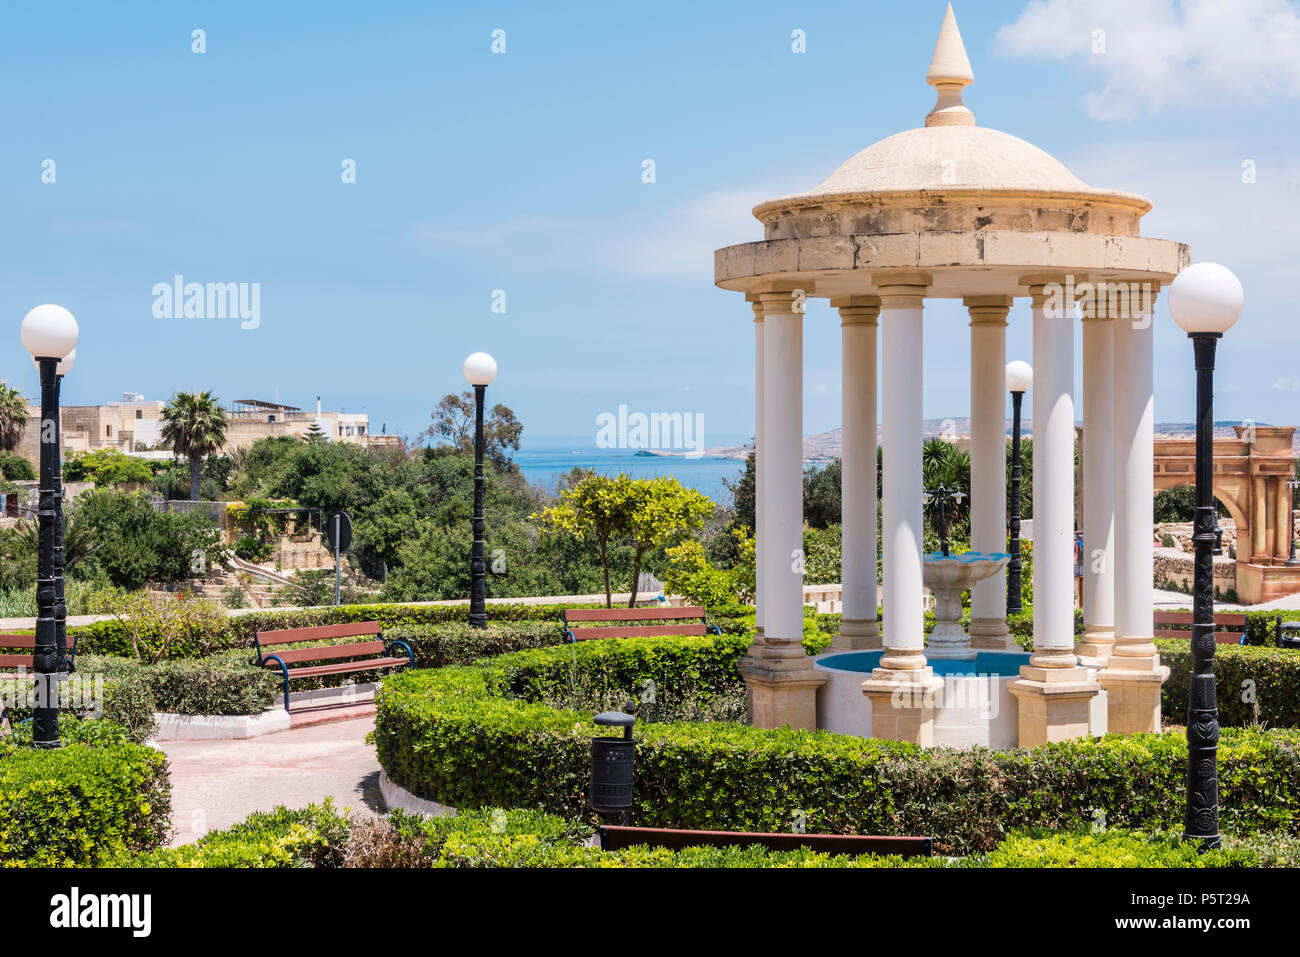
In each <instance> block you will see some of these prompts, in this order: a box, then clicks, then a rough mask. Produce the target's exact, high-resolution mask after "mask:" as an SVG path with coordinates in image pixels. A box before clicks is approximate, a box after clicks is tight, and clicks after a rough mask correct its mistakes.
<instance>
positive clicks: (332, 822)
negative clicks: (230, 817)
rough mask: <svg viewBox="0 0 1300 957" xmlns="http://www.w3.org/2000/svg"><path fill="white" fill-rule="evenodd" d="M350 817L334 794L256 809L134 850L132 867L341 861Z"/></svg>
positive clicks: (321, 864) (315, 864) (329, 863)
mask: <svg viewBox="0 0 1300 957" xmlns="http://www.w3.org/2000/svg"><path fill="white" fill-rule="evenodd" d="M347 831H348V821H347V818H346V817H343V816H341V815H339V814H337V813H335V811H334V804H333V800H332V799H331V798H326V799H325V801H324V803H323V804H312V805H309V806H308V807H305V808H303V809H302V810H297V811H291V810H289V809H287V808H285V807H284V806H283V805H280V806H277V807H276V808H274V809H273V810H271V811H269V812H264V811H255V812H253V813H252V814H250V815H249V816H248V817H247V818H246V819H245V820H243V821H241V822H240V823H238V824H236V825H234V826H232V827H229V828H227V829H225V830H224V831H211V832H209V833H208V834H205V835H204V836H203V837H201V838H199V839H198V840H197V841H195V842H194V843H193V844H185V845H183V846H181V847H176V848H164V849H162V850H157V851H153V852H152V853H148V854H140V855H136V856H134V857H132V858H130V859H129V860H127V861H125V862H124V863H125V864H126V866H129V867H337V866H339V865H340V863H341V862H342V855H343V848H344V846H345V845H346V839H347Z"/></svg>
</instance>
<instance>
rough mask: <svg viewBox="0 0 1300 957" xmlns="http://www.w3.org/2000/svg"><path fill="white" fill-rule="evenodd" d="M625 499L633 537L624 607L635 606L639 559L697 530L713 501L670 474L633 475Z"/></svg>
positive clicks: (704, 519) (639, 568)
mask: <svg viewBox="0 0 1300 957" xmlns="http://www.w3.org/2000/svg"><path fill="white" fill-rule="evenodd" d="M628 500H629V502H630V504H631V509H630V512H629V514H628V528H627V534H628V537H629V538H630V539H631V540H632V595H631V597H630V598H628V600H627V607H629V608H633V607H635V606H636V591H637V582H638V580H639V579H640V577H641V561H642V559H643V558H645V555H646V553H647V552H649V551H650V550H652V549H655V548H660V547H663V546H666V545H673V544H676V543H677V542H680V541H681V540H682V539H683V538H685V537H686V536H687V535H689V534H690V533H691V532H694V531H697V530H699V529H700V528H701V527H702V526H703V525H704V523H705V521H706V520H707V519H708V518H709V516H710V515H712V514H713V502H712V500H710V499H709V497H708V496H707V495H704V494H702V493H700V492H697V491H696V490H695V489H693V488H685V487H684V486H683V485H682V484H681V483H680V482H678V481H677V479H675V478H673V477H672V476H667V477H664V478H652V479H633V480H631V483H630V488H629V493H628Z"/></svg>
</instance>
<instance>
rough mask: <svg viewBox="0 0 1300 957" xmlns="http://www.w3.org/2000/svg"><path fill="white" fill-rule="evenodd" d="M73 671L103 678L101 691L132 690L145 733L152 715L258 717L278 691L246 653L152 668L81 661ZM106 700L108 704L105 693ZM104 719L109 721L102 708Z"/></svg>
mask: <svg viewBox="0 0 1300 957" xmlns="http://www.w3.org/2000/svg"><path fill="white" fill-rule="evenodd" d="M77 670H78V673H79V674H81V675H94V674H102V675H104V677H105V688H106V689H107V688H108V687H110V686H117V687H119V688H130V689H132V693H133V694H134V695H135V696H137V697H138V698H139V699H140V700H141V702H142V703H140V704H139V705H135V707H136V708H139V709H147V711H148V717H149V724H150V733H152V725H153V713H154V712H155V711H163V712H169V713H172V714H260V713H261V712H262V711H263V710H264V709H265V708H266V707H267V706H268V705H270V704H271V703H272V702H273V701H274V700H275V696H276V694H277V691H278V689H279V682H278V681H277V680H276V676H275V675H274V674H273V673H271V672H270V671H268V670H267V669H265V668H258V667H257V666H256V665H254V664H253V663H252V661H251V660H250V658H249V656H248V653H247V652H242V651H229V652H225V653H223V654H219V655H212V656H209V657H207V658H197V659H190V660H178V661H161V662H158V663H157V664H154V665H144V664H141V663H140V662H137V661H134V660H132V659H130V658H114V657H108V656H98V655H87V656H85V657H79V658H78V659H77ZM118 694H119V695H122V694H123V692H121V691H119V692H118ZM106 697H108V698H110V700H111V698H112V696H111V695H108V694H107V692H106ZM133 700H134V699H133ZM105 717H109V714H108V713H107V707H106V714H105Z"/></svg>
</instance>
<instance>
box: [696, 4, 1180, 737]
mask: <svg viewBox="0 0 1300 957" xmlns="http://www.w3.org/2000/svg"><path fill="white" fill-rule="evenodd" d="M926 80H927V82H928V83H929V84H930V85H932V86H934V87H936V88H937V90H938V102H937V103H936V104H935V106H934V108H933V109H932V110H931V111H930V113H929V114H928V115H927V116H926V117H925V125H924V127H922V128H920V129H914V130H908V131H906V132H902V133H898V134H895V135H894V136H890V137H888V138H886V139H884V140H881V141H880V142H878V143H876V144H875V145H873V146H870V147H868V148H867V149H865V150H863V151H862V152H861V153H858V154H857V155H856V156H854V157H852V158H851V159H849V160H848V162H846V163H845V164H844V165H843V166H841V167H840V168H839V169H837V170H836V171H835V172H834V173H833V174H831V176H830V177H829V178H828V179H827V180H826V181H825V182H823V183H822V184H821V185H820V186H818V187H816V188H815V189H813V190H812V191H811V192H807V193H800V194H797V195H794V196H786V197H783V198H780V199H773V200H769V201H767V202H765V203H762V204H760V205H759V206H757V207H755V208H754V215H755V217H756V218H757V219H758V220H759V221H760V222H761V223H762V224H763V229H764V236H763V239H762V240H760V241H758V242H751V243H743V244H740V245H736V246H727V247H725V248H722V249H719V250H717V252H716V253H715V256H714V262H715V267H714V268H715V281H716V283H717V285H719V286H721V287H722V288H724V289H733V290H736V291H738V292H743V293H745V295H746V298H747V300H749V301H750V302H751V303H752V305H753V311H754V321H755V329H756V350H757V361H756V382H757V392H758V402H757V441H756V446H757V477H758V491H757V524H758V535H757V541H758V552H759V556H758V568H759V571H758V599H757V604H758V624H759V629H758V636H757V638H756V639H755V642H754V644H753V646H752V647H751V649H750V652H749V656H748V657H747V658H746V659H745V660H744V661H743V662H742V671H743V673H744V676H745V680H746V682H747V683H748V685H749V692H750V703H751V713H752V719H753V721H754V723H755V724H757V725H759V726H762V727H778V726H781V725H787V724H788V725H790V726H792V727H816V726H817V713H816V690H817V687H818V686H819V684H820V683H821V682H822V681H824V680H825V674H824V672H819V671H818V670H817V669H816V668H815V667H814V665H813V662H812V661H810V659H808V658H807V657H806V655H805V654H804V651H803V649H802V647H801V644H800V640H801V637H802V590H801V584H802V576H801V572H800V571H799V569H800V568H801V567H802V566H801V564H800V563H799V562H797V561H795V558H796V557H797V555H798V552H799V549H800V548H801V546H802V523H801V515H802V509H801V507H800V504H801V477H802V462H801V460H802V451H801V442H802V434H803V428H802V393H803V384H802V379H803V376H802V367H803V353H802V326H803V318H804V317H803V313H804V301H805V299H806V298H807V297H813V296H815V297H818V298H825V299H829V300H830V305H831V306H832V307H833V308H836V309H838V311H839V315H840V319H841V326H842V336H843V338H842V342H843V516H842V521H843V542H844V551H843V587H844V602H843V611H844V621H843V626H842V628H841V631H840V634H839V636H838V637H837V639H836V642H835V647H836V648H837V649H839V650H847V649H871V648H880V649H883V654H882V656H881V659H880V664H879V667H877V668H876V669H875V670H874V672H873V673H872V674H871V676H870V677H869V679H868V680H867V681H866V682H864V683H863V685H862V689H863V692H864V693H865V694H866V695H867V697H868V698H869V699H870V700H871V704H872V733H873V734H874V735H875V736H876V737H887V738H900V739H906V740H913V741H917V742H920V743H929V742H930V741H931V740H932V717H933V715H932V707H933V701H934V697H935V695H936V693H937V692H939V691H940V690H941V689H942V685H943V679H942V678H941V677H939V676H937V675H935V674H934V673H933V670H932V669H931V668H930V667H929V666H928V665H927V662H926V655H925V644H924V634H923V627H922V626H923V617H922V615H923V612H922V607H923V602H922V598H923V595H922V568H923V556H922V551H923V549H922V483H921V441H922V439H921V430H922V418H921V408H922V405H921V399H922V376H921V370H922V363H921V354H922V336H921V330H922V316H923V313H924V305H925V300H926V299H927V298H944V299H960V300H962V302H963V303H964V304H965V305H966V307H967V309H968V312H969V316H970V338H969V341H970V370H971V373H970V379H971V433H972V434H971V499H972V501H971V538H972V541H971V547H972V549H973V550H977V551H983V552H1001V551H1003V550H1004V549H1005V547H1006V535H1007V526H1006V504H1005V503H1006V478H1005V443H1006V417H1005V410H1006V391H1005V378H1004V367H1005V364H1006V360H1007V357H1006V327H1007V322H1008V316H1009V315H1010V314H1011V312H1012V307H1013V306H1014V304H1015V300H1016V299H1017V298H1027V299H1029V300H1030V303H1031V314H1030V315H1029V316H1025V317H1024V319H1023V320H1018V321H1031V322H1032V323H1033V367H1034V383H1033V388H1032V401H1033V406H1032V410H1033V411H1032V415H1033V423H1034V476H1033V479H1034V485H1033V510H1034V553H1033V557H1034V563H1033V584H1034V652H1033V655H1032V657H1031V658H1030V659H1029V662H1028V663H1027V664H1026V665H1025V666H1024V667H1022V668H1021V669H1020V676H1019V678H1018V680H1015V681H1014V682H1012V686H1011V691H1012V693H1014V694H1015V696H1016V698H1017V699H1018V703H1019V727H1020V740H1019V743H1020V745H1021V746H1022V747H1025V746H1031V745H1033V744H1036V743H1039V742H1042V741H1047V740H1060V739H1064V738H1069V737H1074V736H1077V735H1080V734H1083V733H1086V732H1087V730H1088V712H1089V709H1090V707H1091V702H1092V699H1093V697H1094V696H1096V695H1097V694H1098V693H1099V692H1100V691H1101V690H1102V689H1103V688H1104V689H1105V691H1106V692H1107V700H1108V704H1107V713H1108V724H1109V729H1110V730H1111V731H1113V732H1121V733H1131V732H1139V731H1153V730H1158V729H1159V723H1160V685H1161V683H1162V682H1163V680H1164V678H1165V677H1166V676H1167V674H1168V669H1167V668H1165V667H1163V666H1162V665H1161V664H1160V659H1159V655H1158V654H1157V652H1156V649H1155V646H1154V644H1153V642H1152V632H1153V624H1152V604H1151V598H1152V595H1151V592H1152V548H1151V542H1152V539H1151V534H1152V532H1151V515H1152V494H1153V477H1152V439H1153V435H1152V425H1153V420H1152V404H1153V403H1152V328H1151V309H1152V305H1153V301H1154V297H1155V295H1156V293H1157V292H1158V290H1159V288H1160V286H1162V285H1167V284H1168V283H1169V282H1170V281H1171V280H1172V279H1173V277H1174V276H1175V275H1177V273H1178V272H1179V270H1180V269H1182V268H1183V267H1184V266H1185V265H1186V264H1187V263H1188V260H1189V256H1188V248H1187V247H1186V246H1185V245H1183V244H1180V243H1177V242H1171V241H1168V240H1162V239H1150V238H1147V237H1144V236H1142V235H1141V234H1140V229H1139V224H1140V220H1141V218H1142V216H1143V215H1144V214H1145V213H1146V212H1147V211H1148V210H1150V208H1151V203H1150V202H1148V201H1147V200H1146V199H1144V198H1143V197H1141V196H1137V195H1134V194H1132V193H1125V192H1119V191H1116V190H1109V189H1099V188H1096V187H1093V186H1089V185H1088V184H1086V183H1084V182H1083V181H1082V180H1080V179H1079V178H1078V177H1077V176H1075V175H1074V174H1073V173H1071V172H1070V171H1069V170H1068V169H1067V168H1066V167H1065V166H1064V165H1062V164H1061V163H1060V162H1058V161H1057V160H1055V159H1054V158H1052V157H1051V156H1050V155H1048V154H1047V153H1045V152H1043V151H1042V150H1040V149H1038V148H1037V147H1035V146H1033V145H1031V144H1029V143H1026V142H1025V141H1024V140H1021V139H1018V138H1016V137H1014V136H1011V135H1009V134H1007V133H1002V132H999V131H998V130H992V129H987V128H985V127H980V126H976V125H975V117H974V115H973V114H972V113H971V111H970V110H969V109H967V107H966V106H965V105H964V104H963V102H962V91H963V89H964V88H965V87H966V86H967V85H969V84H970V83H971V82H972V81H973V80H974V75H973V73H972V71H971V67H970V62H969V60H968V59H967V56H966V51H965V48H964V46H963V45H962V41H961V36H960V34H959V32H958V30H957V23H956V20H955V18H954V16H953V13H952V8H951V6H950V7H949V8H948V11H947V14H946V15H945V17H944V21H943V26H942V28H941V30H940V33H939V40H938V43H937V44H936V46H935V50H934V57H933V59H932V61H931V63H930V69H929V73H928V74H927V77H926ZM1076 299H1078V300H1080V301H1079V305H1080V306H1081V307H1082V308H1081V312H1082V316H1083V318H1082V321H1083V352H1084V355H1083V390H1082V393H1083V395H1082V398H1083V422H1084V429H1083V436H1084V438H1083V442H1084V447H1083V450H1082V455H1083V468H1084V474H1085V479H1084V482H1083V491H1084V500H1083V527H1084V534H1085V541H1084V556H1085V558H1084V563H1083V564H1084V569H1085V576H1086V580H1085V583H1084V595H1085V609H1084V618H1085V635H1084V640H1083V641H1082V642H1081V643H1080V645H1079V647H1077V648H1076V645H1075V639H1074V612H1073V596H1074V591H1073V574H1074V571H1073V569H1074V548H1073V544H1074V543H1073V538H1074V534H1073V533H1074V528H1073V509H1074V456H1073V449H1074V425H1075V417H1076V409H1075V403H1074V398H1073V389H1074V330H1073V322H1074V320H1075V316H1076V308H1075V306H1076ZM878 328H880V329H882V330H883V331H882V334H881V335H882V340H883V342H882V348H883V350H884V351H883V357H882V359H883V361H882V363H881V368H882V371H883V379H884V382H883V399H882V405H883V410H882V411H883V422H884V431H883V436H884V438H883V443H884V450H883V460H884V478H883V499H882V503H881V504H882V521H883V535H882V541H883V586H884V587H883V594H884V613H883V634H882V633H881V631H880V629H879V628H878V625H877V621H876V549H875V542H876V483H875V481H874V476H875V446H876V421H877V415H876V401H877V392H876V389H877V386H876V366H877V352H876V350H877V335H876V333H877V329H878ZM940 341H942V343H943V348H945V349H946V350H952V351H955V349H956V348H957V344H958V342H959V340H958V339H957V337H956V330H955V329H953V330H951V332H950V334H949V335H946V336H945V337H944V339H942V340H940ZM1005 594H1006V582H1005V573H1002V574H998V575H996V576H995V577H993V578H989V579H986V580H985V581H982V582H978V583H977V584H976V585H975V586H974V588H973V589H972V623H971V629H970V635H971V645H972V651H975V650H978V649H981V648H984V649H1002V648H1011V647H1012V644H1011V640H1010V635H1009V634H1008V631H1007V625H1006V617H1005V608H1006V598H1005ZM1080 656H1083V657H1084V658H1085V659H1088V663H1092V662H1096V663H1098V664H1100V666H1101V667H1100V670H1097V669H1096V668H1095V667H1094V668H1093V670H1091V671H1089V670H1087V669H1085V667H1083V665H1082V664H1081V663H1080ZM1094 675H1095V678H1094V677H1093V676H1094Z"/></svg>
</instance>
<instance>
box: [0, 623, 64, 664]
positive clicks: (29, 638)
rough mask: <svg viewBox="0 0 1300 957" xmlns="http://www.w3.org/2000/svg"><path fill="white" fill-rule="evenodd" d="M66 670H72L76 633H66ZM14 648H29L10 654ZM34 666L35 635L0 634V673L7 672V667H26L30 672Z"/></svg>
mask: <svg viewBox="0 0 1300 957" xmlns="http://www.w3.org/2000/svg"><path fill="white" fill-rule="evenodd" d="M68 643H69V644H68V670H69V671H72V670H73V667H72V663H73V659H74V658H76V656H77V634H76V632H73V633H71V634H69V635H68ZM15 648H23V649H28V648H30V649H31V650H30V651H28V652H26V654H20V655H15V654H10V653H9V652H11V651H12V650H13V649H15ZM35 667H36V636H35V635H0V674H8V673H9V672H8V671H7V670H6V669H9V668H26V669H27V671H28V672H31V671H32V669H33V668H35Z"/></svg>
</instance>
